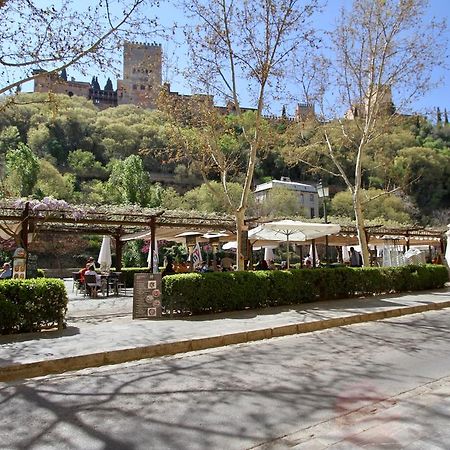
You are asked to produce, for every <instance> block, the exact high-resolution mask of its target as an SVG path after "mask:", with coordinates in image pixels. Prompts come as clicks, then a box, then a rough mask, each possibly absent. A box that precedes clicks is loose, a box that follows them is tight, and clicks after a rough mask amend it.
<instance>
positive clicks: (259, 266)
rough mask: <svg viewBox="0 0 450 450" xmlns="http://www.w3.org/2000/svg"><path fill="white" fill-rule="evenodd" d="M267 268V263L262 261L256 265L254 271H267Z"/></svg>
mask: <svg viewBox="0 0 450 450" xmlns="http://www.w3.org/2000/svg"><path fill="white" fill-rule="evenodd" d="M268 269H269V267H268V266H267V262H266V260H265V259H262V260H261V261H259V262H258V264H256V267H255V270H268Z"/></svg>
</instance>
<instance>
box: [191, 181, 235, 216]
mask: <svg viewBox="0 0 450 450" xmlns="http://www.w3.org/2000/svg"><path fill="white" fill-rule="evenodd" d="M227 192H228V197H230V198H231V199H232V201H234V202H237V201H238V199H239V197H240V196H241V195H242V185H241V184H239V183H227ZM183 200H184V204H185V209H195V210H197V211H204V212H228V213H230V212H232V211H233V208H232V206H231V205H230V204H229V202H228V198H227V195H226V194H225V192H224V191H223V190H222V189H221V185H220V183H218V182H217V181H211V182H209V183H204V184H202V185H201V186H199V187H197V188H194V189H192V190H190V191H188V192H186V194H184V197H183ZM234 204H236V203H234Z"/></svg>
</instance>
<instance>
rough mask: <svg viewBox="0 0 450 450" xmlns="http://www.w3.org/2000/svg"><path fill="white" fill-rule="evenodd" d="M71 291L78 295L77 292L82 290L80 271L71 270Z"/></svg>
mask: <svg viewBox="0 0 450 450" xmlns="http://www.w3.org/2000/svg"><path fill="white" fill-rule="evenodd" d="M72 280H73V284H72V292H75V294H76V295H78V293H79V292H81V291H82V290H83V283H82V282H81V273H80V272H72Z"/></svg>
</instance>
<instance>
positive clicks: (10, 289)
mask: <svg viewBox="0 0 450 450" xmlns="http://www.w3.org/2000/svg"><path fill="white" fill-rule="evenodd" d="M66 310H67V293H66V288H65V286H64V282H63V281H61V280H56V279H49V278H35V279H30V280H2V281H1V282H0V334H9V333H26V332H33V331H40V330H41V329H42V328H44V327H53V326H59V327H61V326H62V324H63V322H64V318H65V314H66Z"/></svg>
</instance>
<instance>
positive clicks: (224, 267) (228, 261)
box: [220, 254, 234, 272]
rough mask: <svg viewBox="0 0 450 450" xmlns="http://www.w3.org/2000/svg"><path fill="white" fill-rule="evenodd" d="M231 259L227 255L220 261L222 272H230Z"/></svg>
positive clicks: (231, 268)
mask: <svg viewBox="0 0 450 450" xmlns="http://www.w3.org/2000/svg"><path fill="white" fill-rule="evenodd" d="M233 262H234V261H233V259H231V258H230V257H229V256H228V255H227V254H226V255H225V256H224V257H223V258H222V261H220V265H221V266H222V272H231V271H232V270H233Z"/></svg>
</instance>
